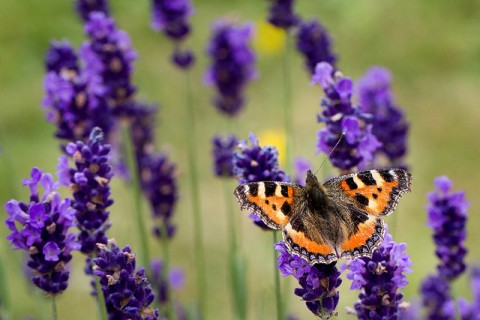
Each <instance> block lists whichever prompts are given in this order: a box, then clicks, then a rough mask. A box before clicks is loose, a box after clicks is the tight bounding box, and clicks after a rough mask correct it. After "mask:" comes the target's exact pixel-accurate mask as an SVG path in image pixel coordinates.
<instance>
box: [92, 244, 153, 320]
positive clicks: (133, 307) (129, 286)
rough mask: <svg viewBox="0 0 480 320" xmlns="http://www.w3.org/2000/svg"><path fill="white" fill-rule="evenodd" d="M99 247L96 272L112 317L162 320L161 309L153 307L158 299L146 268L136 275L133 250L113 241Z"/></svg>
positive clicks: (109, 314) (95, 261)
mask: <svg viewBox="0 0 480 320" xmlns="http://www.w3.org/2000/svg"><path fill="white" fill-rule="evenodd" d="M98 248H99V249H100V253H99V256H98V258H95V259H94V260H93V261H94V263H95V267H94V273H95V275H96V276H98V277H100V284H101V286H102V291H103V294H104V295H105V304H106V306H107V313H108V318H109V319H110V320H114V319H132V320H153V319H158V310H157V309H153V308H152V307H150V304H151V303H152V302H153V300H154V299H155V295H154V294H153V292H152V287H151V285H150V284H148V280H147V278H146V276H145V270H144V269H143V268H140V269H139V270H138V271H136V272H135V263H136V260H135V255H134V254H133V253H132V250H131V249H130V247H129V246H126V247H124V248H123V249H120V248H119V247H118V246H117V244H116V243H115V240H113V239H110V240H108V244H107V245H104V244H99V245H98Z"/></svg>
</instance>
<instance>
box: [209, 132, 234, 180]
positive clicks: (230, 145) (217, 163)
mask: <svg viewBox="0 0 480 320" xmlns="http://www.w3.org/2000/svg"><path fill="white" fill-rule="evenodd" d="M212 142H213V150H212V155H213V160H214V163H213V169H214V172H215V175H216V176H217V177H227V178H229V177H233V176H234V172H233V153H234V152H235V149H236V148H237V145H238V139H237V137H235V136H234V135H230V136H227V137H225V138H222V137H221V136H219V135H217V136H214V137H213V139H212Z"/></svg>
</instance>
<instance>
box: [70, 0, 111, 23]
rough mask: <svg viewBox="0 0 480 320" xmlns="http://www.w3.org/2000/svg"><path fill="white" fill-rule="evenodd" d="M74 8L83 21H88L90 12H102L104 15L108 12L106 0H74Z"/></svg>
mask: <svg viewBox="0 0 480 320" xmlns="http://www.w3.org/2000/svg"><path fill="white" fill-rule="evenodd" d="M75 9H76V10H77V13H78V15H79V16H80V18H82V19H83V20H84V21H88V19H89V16H90V13H92V12H95V11H97V12H103V13H104V14H105V15H106V16H108V15H109V13H110V8H109V7H108V0H76V3H75Z"/></svg>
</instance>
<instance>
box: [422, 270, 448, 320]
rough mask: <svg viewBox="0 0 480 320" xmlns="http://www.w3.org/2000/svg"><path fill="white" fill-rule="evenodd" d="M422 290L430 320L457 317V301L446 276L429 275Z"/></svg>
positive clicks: (446, 319) (423, 300)
mask: <svg viewBox="0 0 480 320" xmlns="http://www.w3.org/2000/svg"><path fill="white" fill-rule="evenodd" d="M420 291H421V295H422V304H423V306H424V307H425V308H426V310H427V319H428V320H450V319H455V302H454V300H453V299H452V297H451V294H450V284H449V283H448V281H447V280H446V279H445V278H443V277H441V276H437V275H431V276H428V277H427V278H426V279H425V280H424V281H423V282H422V287H421V289H420Z"/></svg>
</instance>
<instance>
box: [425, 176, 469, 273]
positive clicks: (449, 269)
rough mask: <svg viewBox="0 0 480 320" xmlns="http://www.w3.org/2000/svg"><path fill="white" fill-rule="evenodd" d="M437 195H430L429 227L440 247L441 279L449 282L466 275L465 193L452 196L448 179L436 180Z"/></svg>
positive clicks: (443, 177) (433, 193) (436, 251)
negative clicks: (463, 274) (464, 273)
mask: <svg viewBox="0 0 480 320" xmlns="http://www.w3.org/2000/svg"><path fill="white" fill-rule="evenodd" d="M435 187H436V188H437V189H438V191H436V192H430V193H429V194H428V200H429V204H428V205H427V207H426V210H427V212H428V226H429V227H430V228H432V230H433V240H434V241H435V244H436V245H437V249H436V250H435V253H436V255H437V257H438V258H439V259H440V263H439V264H438V265H437V269H438V272H439V275H440V276H441V277H444V278H445V279H447V280H448V281H451V280H453V279H455V278H457V277H458V276H460V275H461V274H462V273H463V272H464V271H465V267H466V266H465V260H464V259H465V255H466V254H467V249H466V248H465V238H466V223H467V215H468V213H467V209H468V207H469V206H470V203H469V202H468V201H466V200H465V193H464V192H463V191H457V192H451V189H452V182H451V181H450V180H449V179H448V178H447V177H445V176H442V177H438V178H436V179H435Z"/></svg>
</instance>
